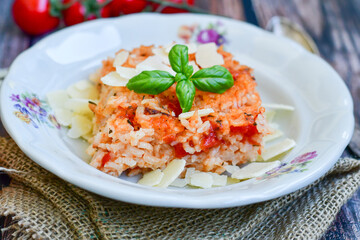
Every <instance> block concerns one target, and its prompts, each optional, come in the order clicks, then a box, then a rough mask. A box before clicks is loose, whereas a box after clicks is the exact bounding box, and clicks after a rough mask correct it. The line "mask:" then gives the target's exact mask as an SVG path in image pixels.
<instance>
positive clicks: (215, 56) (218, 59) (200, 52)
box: [195, 43, 224, 68]
mask: <svg viewBox="0 0 360 240" xmlns="http://www.w3.org/2000/svg"><path fill="white" fill-rule="evenodd" d="M195 58H196V63H197V64H199V66H200V67H202V68H208V67H212V66H214V65H222V64H224V58H223V56H222V55H221V54H219V53H218V52H217V47H216V44H215V43H207V44H202V45H200V46H199V47H198V49H197V52H196V54H195Z"/></svg>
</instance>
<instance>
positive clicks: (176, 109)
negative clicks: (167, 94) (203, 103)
mask: <svg viewBox="0 0 360 240" xmlns="http://www.w3.org/2000/svg"><path fill="white" fill-rule="evenodd" d="M167 106H168V108H169V109H170V110H171V111H173V112H174V113H175V116H176V117H178V116H179V115H180V114H181V113H182V109H181V107H180V103H179V101H178V100H177V99H176V100H174V101H173V102H169V103H168V105H167Z"/></svg>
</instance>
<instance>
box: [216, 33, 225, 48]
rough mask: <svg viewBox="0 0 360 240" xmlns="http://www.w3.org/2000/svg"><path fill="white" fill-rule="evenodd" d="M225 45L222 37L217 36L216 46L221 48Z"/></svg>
mask: <svg viewBox="0 0 360 240" xmlns="http://www.w3.org/2000/svg"><path fill="white" fill-rule="evenodd" d="M224 43H226V39H225V38H224V36H223V35H219V37H218V39H217V40H216V45H218V46H221V45H223V44H224Z"/></svg>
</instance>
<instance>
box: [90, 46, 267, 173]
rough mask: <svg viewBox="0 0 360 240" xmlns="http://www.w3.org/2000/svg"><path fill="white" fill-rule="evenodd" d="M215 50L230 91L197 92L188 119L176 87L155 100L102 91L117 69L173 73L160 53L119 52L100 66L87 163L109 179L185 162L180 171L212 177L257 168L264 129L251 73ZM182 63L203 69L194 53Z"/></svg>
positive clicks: (144, 49) (145, 49)
mask: <svg viewBox="0 0 360 240" xmlns="http://www.w3.org/2000/svg"><path fill="white" fill-rule="evenodd" d="M159 51H162V52H161V53H159ZM216 51H217V54H218V56H217V57H220V58H221V59H220V60H219V61H220V63H221V64H219V65H221V66H223V67H225V68H226V69H227V70H228V71H229V72H230V73H231V75H232V78H233V81H234V84H233V86H232V87H230V88H229V89H227V90H226V91H225V92H223V93H221V94H219V93H212V92H204V91H200V90H198V89H197V90H196V93H195V97H194V101H193V104H192V106H191V109H190V111H189V112H187V113H182V108H181V107H180V103H179V100H178V98H177V95H176V85H177V84H178V83H174V84H173V85H172V86H170V87H169V88H168V89H167V90H165V91H163V92H162V93H160V94H156V95H150V94H143V93H136V92H134V91H132V90H129V89H128V88H127V87H124V86H111V84H110V85H108V84H104V81H105V80H104V79H105V77H106V76H109V74H112V73H116V71H117V70H118V71H119V70H120V71H122V73H123V74H124V75H130V77H132V76H134V75H135V70H136V69H139V65H141V64H142V65H146V64H145V63H146V61H148V62H150V60H151V61H152V66H154V65H156V64H157V65H156V66H159V67H158V68H161V69H159V70H168V71H172V70H171V68H170V64H169V63H168V62H167V61H166V58H162V55H164V54H165V55H166V50H165V48H161V47H160V48H155V47H154V46H140V47H138V48H135V49H133V50H132V51H129V52H127V51H126V50H120V51H119V52H117V54H116V57H115V59H113V58H109V59H107V60H105V61H103V64H102V68H101V69H100V70H99V71H98V72H97V73H96V74H94V75H93V76H92V78H93V80H94V81H95V82H96V83H97V87H98V91H99V102H97V103H93V102H90V104H89V107H90V109H91V110H92V111H93V112H94V115H95V117H94V118H93V137H92V138H90V139H89V142H90V144H91V145H90V147H89V148H88V151H87V152H88V153H89V154H90V155H91V156H92V158H91V162H90V164H91V165H92V166H93V167H95V168H97V169H99V170H101V171H103V172H105V173H108V174H111V175H113V176H119V175H120V174H121V173H123V172H125V171H126V173H127V174H128V175H130V176H131V175H136V174H139V173H146V172H150V171H152V170H155V169H161V170H163V169H164V168H165V167H166V166H167V165H168V164H169V163H170V162H171V161H173V160H174V159H183V160H185V161H186V163H185V168H194V169H196V170H198V171H203V172H214V173H218V174H220V173H222V172H224V171H225V169H226V167H227V166H229V165H240V164H243V163H246V162H251V161H255V160H256V159H257V157H258V155H260V154H261V151H262V150H263V140H262V139H263V137H264V136H265V135H267V134H268V133H269V130H268V126H267V123H266V121H265V118H264V116H263V114H264V111H265V109H264V108H263V107H261V99H260V96H259V94H258V92H257V91H256V81H255V78H254V77H253V75H252V69H251V68H249V67H247V66H245V65H241V64H240V63H239V62H237V61H236V60H234V59H233V56H232V54H231V53H229V52H226V51H224V50H223V48H222V47H220V48H218V49H216ZM154 57H157V58H156V59H157V60H156V59H155V58H154ZM188 58H189V64H190V65H192V66H193V68H194V70H195V69H202V68H203V67H204V66H205V65H206V56H198V55H197V52H196V50H194V51H191V50H190V49H189V55H188ZM155 60H156V61H158V63H156V64H154V61H155ZM204 61H205V63H204ZM160 62H161V63H160ZM150 65H151V64H150ZM144 69H145V70H146V66H145V67H144Z"/></svg>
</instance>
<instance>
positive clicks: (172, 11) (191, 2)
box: [152, 0, 195, 13]
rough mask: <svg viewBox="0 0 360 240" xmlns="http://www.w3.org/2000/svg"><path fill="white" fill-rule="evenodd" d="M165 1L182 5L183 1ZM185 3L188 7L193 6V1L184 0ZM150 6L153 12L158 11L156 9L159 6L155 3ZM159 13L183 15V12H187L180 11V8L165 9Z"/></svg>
mask: <svg viewBox="0 0 360 240" xmlns="http://www.w3.org/2000/svg"><path fill="white" fill-rule="evenodd" d="M165 1H168V2H173V3H178V4H181V3H183V0H165ZM186 2H187V4H188V5H190V6H194V4H195V0H186ZM152 5H153V8H154V10H156V9H158V7H159V4H156V3H154V4H152ZM161 12H162V13H184V12H188V11H187V10H185V9H181V8H175V7H165V8H164V9H162V10H161Z"/></svg>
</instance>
